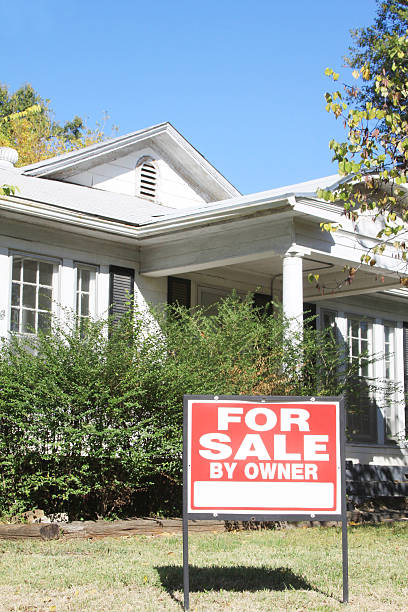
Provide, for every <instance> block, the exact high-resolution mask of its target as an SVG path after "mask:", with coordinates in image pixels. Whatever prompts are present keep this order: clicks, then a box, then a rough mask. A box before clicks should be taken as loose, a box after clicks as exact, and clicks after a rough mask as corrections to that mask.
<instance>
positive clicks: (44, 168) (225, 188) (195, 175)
mask: <svg viewBox="0 0 408 612" xmlns="http://www.w3.org/2000/svg"><path fill="white" fill-rule="evenodd" d="M141 144H142V145H143V146H152V147H153V148H154V149H156V150H157V152H158V153H159V154H160V155H162V156H163V159H167V160H170V162H171V163H172V164H173V166H174V167H175V168H176V169H177V170H178V171H179V172H180V174H182V175H183V174H184V175H185V176H186V177H187V179H188V180H189V181H190V183H193V184H196V185H197V187H198V188H199V189H200V191H204V192H206V193H208V196H209V198H208V200H209V201H216V200H221V199H224V198H228V197H234V196H237V195H240V192H239V191H238V190H237V189H236V188H235V187H234V186H233V185H232V184H231V183H230V182H229V181H227V179H226V178H225V177H224V176H223V175H222V174H221V173H220V172H219V171H218V170H217V169H216V168H215V167H214V166H213V165H212V164H210V162H209V161H207V160H206V159H205V157H203V155H201V153H199V152H198V151H197V150H196V149H195V148H194V147H193V146H192V145H191V144H190V143H189V142H188V141H187V140H186V139H185V138H184V137H183V136H182V135H181V134H180V132H178V131H177V130H176V129H175V128H174V127H173V126H172V125H171V124H170V123H168V122H166V123H160V124H158V125H154V126H151V127H148V128H145V129H143V130H139V131H137V132H131V133H130V134H125V135H124V136H118V137H117V138H110V139H108V140H104V141H102V142H99V143H97V144H94V145H90V146H88V147H84V148H83V149H78V150H76V151H72V152H70V153H65V154H63V155H58V156H57V157H51V158H49V159H45V160H42V161H40V162H37V163H35V164H31V165H29V166H24V167H22V168H20V169H19V170H20V172H21V173H22V174H24V175H27V176H33V177H42V178H53V179H57V180H64V181H68V182H69V180H68V179H69V177H70V176H72V175H73V174H77V173H79V172H82V171H84V170H87V169H88V168H92V167H94V166H96V165H99V164H102V163H106V162H109V161H112V160H114V159H117V158H118V156H124V155H127V154H128V153H131V152H132V151H133V150H134V149H135V148H136V147H137V146H139V147H140V145H141Z"/></svg>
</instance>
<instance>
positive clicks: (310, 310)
mask: <svg viewBox="0 0 408 612" xmlns="http://www.w3.org/2000/svg"><path fill="white" fill-rule="evenodd" d="M303 312H304V315H303V316H304V318H305V319H307V318H309V317H315V316H316V304H311V303H310V302H303ZM306 325H307V326H308V327H309V329H317V319H313V321H307V323H306Z"/></svg>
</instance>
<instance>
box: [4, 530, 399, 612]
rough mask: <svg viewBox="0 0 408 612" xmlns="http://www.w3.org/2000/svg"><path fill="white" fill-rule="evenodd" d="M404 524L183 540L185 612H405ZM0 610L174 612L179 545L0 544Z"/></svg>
mask: <svg viewBox="0 0 408 612" xmlns="http://www.w3.org/2000/svg"><path fill="white" fill-rule="evenodd" d="M407 559H408V525H407V524H401V523H396V524H393V525H381V526H378V527H367V526H366V527H350V528H349V562H350V603H349V604H348V605H343V604H341V603H340V601H341V592H342V582H341V575H342V574H341V533H340V530H339V529H337V528H313V529H287V530H282V531H262V532H239V533H217V534H216V533H214V534H194V535H192V536H190V563H191V568H190V580H191V596H190V605H191V610H196V611H202V612H204V611H208V612H216V611H219V610H231V611H235V610H236V611H245V612H255V611H258V610H259V611H270V610H290V611H292V610H293V611H295V610H296V611H300V610H305V611H306V610H307V611H310V610H313V611H322V612H323V611H325V612H326V611H331V610H347V611H357V610H358V611H359V612H361V611H364V610H373V611H374V610H375V611H376V612H380V611H383V610H384V611H385V610H390V611H391V610H392V611H393V612H395V611H397V610H401V611H402V610H406V609H407V601H408V584H407ZM0 560H1V561H2V563H1V570H0V610H1V611H3V610H4V611H5V610H7V611H9V610H21V611H23V610H24V611H26V612H28V611H30V612H31V611H32V612H33V611H36V612H39V611H51V610H55V611H58V612H60V611H74V610H75V612H77V611H81V612H82V611H91V610H92V612H94V611H95V612H96V611H105V610H107V611H109V612H116V611H117V612H119V611H120V612H124V611H130V610H132V611H134V610H140V611H146V612H156V611H159V610H177V611H179V612H180V610H182V605H181V604H182V601H183V591H182V538H181V537H180V536H158V537H150V538H148V537H127V538H122V539H114V538H106V539H103V540H57V541H51V542H38V541H33V542H32V541H28V540H24V541H19V542H8V541H1V542H0Z"/></svg>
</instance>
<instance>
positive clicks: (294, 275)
mask: <svg viewBox="0 0 408 612" xmlns="http://www.w3.org/2000/svg"><path fill="white" fill-rule="evenodd" d="M302 257H303V254H302V253H300V252H299V251H288V252H287V253H285V255H284V256H283V274H282V307H283V314H284V316H285V317H286V318H287V319H288V320H289V330H288V331H289V333H292V332H295V333H296V332H298V333H299V332H301V329H302V323H303V265H302Z"/></svg>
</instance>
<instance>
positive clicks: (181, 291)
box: [167, 276, 191, 308]
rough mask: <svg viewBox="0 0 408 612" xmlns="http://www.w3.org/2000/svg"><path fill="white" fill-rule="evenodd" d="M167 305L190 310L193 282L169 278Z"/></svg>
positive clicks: (185, 279) (186, 279) (173, 277)
mask: <svg viewBox="0 0 408 612" xmlns="http://www.w3.org/2000/svg"><path fill="white" fill-rule="evenodd" d="M167 303H168V304H172V305H174V306H175V305H176V304H178V305H179V306H185V307H186V308H190V306H191V280H189V279H188V278H177V277H175V276H169V277H168V281H167Z"/></svg>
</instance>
